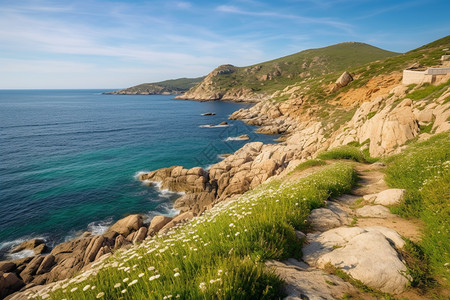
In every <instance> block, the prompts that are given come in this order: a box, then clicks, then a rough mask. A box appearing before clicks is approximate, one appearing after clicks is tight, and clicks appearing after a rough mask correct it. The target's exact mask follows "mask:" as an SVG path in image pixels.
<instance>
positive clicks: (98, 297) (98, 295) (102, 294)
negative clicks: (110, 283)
mask: <svg viewBox="0 0 450 300" xmlns="http://www.w3.org/2000/svg"><path fill="white" fill-rule="evenodd" d="M103 296H105V293H103V292H100V293H98V294H97V297H96V298H97V299H100V298H102V297H103Z"/></svg>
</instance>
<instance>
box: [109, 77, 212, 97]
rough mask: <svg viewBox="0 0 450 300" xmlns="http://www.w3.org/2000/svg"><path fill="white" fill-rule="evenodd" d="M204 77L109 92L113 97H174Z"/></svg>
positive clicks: (140, 85) (166, 81) (167, 81)
mask: <svg viewBox="0 0 450 300" xmlns="http://www.w3.org/2000/svg"><path fill="white" fill-rule="evenodd" d="M203 78H204V77H198V78H179V79H170V80H165V81H160V82H153V83H143V84H139V85H136V86H132V87H129V88H126V89H122V90H118V91H114V92H109V93H106V94H113V95H161V94H167V95H169V94H170V95H172V94H173V95H174V94H182V93H184V92H186V91H187V90H189V89H190V88H192V87H193V86H195V85H196V84H198V83H199V82H201V81H202V80H203Z"/></svg>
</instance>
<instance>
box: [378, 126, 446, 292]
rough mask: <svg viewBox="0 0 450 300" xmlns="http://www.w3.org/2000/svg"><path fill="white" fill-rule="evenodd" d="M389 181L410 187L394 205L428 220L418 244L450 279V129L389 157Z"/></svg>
mask: <svg viewBox="0 0 450 300" xmlns="http://www.w3.org/2000/svg"><path fill="white" fill-rule="evenodd" d="M386 162H387V163H388V167H387V170H386V182H387V183H388V184H389V185H390V186H391V187H396V188H404V189H406V190H407V194H406V198H405V201H404V203H403V204H402V205H400V206H398V207H396V208H394V209H393V212H395V213H397V214H399V215H401V216H404V217H418V218H421V219H422V220H423V221H424V222H425V224H426V228H425V232H424V235H423V240H422V242H421V243H420V244H419V246H420V247H421V249H422V251H423V253H424V254H425V256H426V257H427V259H428V260H429V263H430V266H431V269H432V272H433V273H434V274H436V275H438V276H443V277H445V278H446V282H447V285H448V282H449V281H450V272H449V269H450V266H449V265H448V264H447V265H446V263H448V262H449V261H450V254H449V253H450V188H449V187H450V133H448V132H446V133H442V134H439V135H436V136H434V137H432V138H430V139H429V140H428V141H425V142H422V143H415V144H411V145H409V147H408V148H407V149H406V150H405V151H404V152H402V153H401V154H399V155H395V156H392V157H390V158H388V159H386Z"/></svg>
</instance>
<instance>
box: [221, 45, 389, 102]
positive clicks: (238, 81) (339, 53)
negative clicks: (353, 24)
mask: <svg viewBox="0 0 450 300" xmlns="http://www.w3.org/2000/svg"><path fill="white" fill-rule="evenodd" d="M393 55H397V53H395V52H390V51H386V50H383V49H380V48H377V47H374V46H371V45H367V44H364V43H340V44H336V45H331V46H328V47H324V48H318V49H309V50H305V51H301V52H298V53H295V54H292V55H288V56H285V57H281V58H278V59H275V60H271V61H267V62H262V63H259V64H256V65H252V66H247V67H233V72H231V73H225V74H220V75H218V76H215V77H213V79H212V80H213V86H214V89H215V90H216V91H220V92H223V93H225V92H226V91H229V90H233V89H238V88H242V87H246V88H248V89H251V90H252V91H254V92H259V93H266V94H271V93H273V92H275V91H277V90H282V89H283V88H284V87H286V86H288V85H292V84H295V83H298V81H299V78H301V77H303V76H304V78H306V79H314V78H317V77H322V76H323V75H326V74H330V73H335V72H336V74H335V75H334V77H335V78H334V80H336V79H337V77H336V76H339V75H340V74H341V73H342V72H343V71H345V70H346V69H347V68H349V67H357V66H360V65H362V64H366V63H368V62H372V61H375V60H379V59H384V58H387V57H391V56H393ZM227 67H230V66H227ZM219 68H220V67H219ZM263 78H264V79H266V80H264V79H263ZM279 101H281V99H280V100H279Z"/></svg>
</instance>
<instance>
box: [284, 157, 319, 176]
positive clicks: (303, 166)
mask: <svg viewBox="0 0 450 300" xmlns="http://www.w3.org/2000/svg"><path fill="white" fill-rule="evenodd" d="M326 164H327V163H326V162H324V161H323V160H321V159H310V160H307V161H304V162H302V163H300V164H299V165H298V166H296V167H295V169H294V172H295V171H303V170H306V169H309V168H311V167H315V166H324V165H326ZM291 173H292V172H291Z"/></svg>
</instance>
